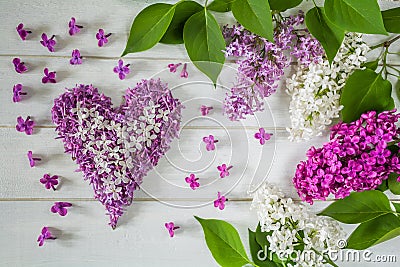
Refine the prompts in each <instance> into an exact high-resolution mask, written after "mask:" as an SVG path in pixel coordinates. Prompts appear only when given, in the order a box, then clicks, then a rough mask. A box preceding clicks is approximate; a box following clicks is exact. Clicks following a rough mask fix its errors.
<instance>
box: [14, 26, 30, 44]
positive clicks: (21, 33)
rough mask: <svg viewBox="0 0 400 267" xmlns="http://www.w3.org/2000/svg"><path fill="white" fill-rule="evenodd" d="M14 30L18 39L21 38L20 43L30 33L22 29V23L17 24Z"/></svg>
mask: <svg viewBox="0 0 400 267" xmlns="http://www.w3.org/2000/svg"><path fill="white" fill-rule="evenodd" d="M16 29H17V32H18V35H19V37H21V39H22V41H25V40H26V37H28V35H29V34H30V33H32V32H31V31H27V30H25V29H24V24H23V23H20V24H18V26H17V28H16Z"/></svg>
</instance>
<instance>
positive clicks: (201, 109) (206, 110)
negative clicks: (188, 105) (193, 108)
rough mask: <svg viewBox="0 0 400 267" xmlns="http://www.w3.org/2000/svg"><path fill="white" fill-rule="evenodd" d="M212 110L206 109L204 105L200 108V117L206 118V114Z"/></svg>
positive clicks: (210, 108)
mask: <svg viewBox="0 0 400 267" xmlns="http://www.w3.org/2000/svg"><path fill="white" fill-rule="evenodd" d="M212 109H213V107H207V106H205V105H201V107H200V112H201V115H202V116H207V115H208V113H209V112H210V110H212Z"/></svg>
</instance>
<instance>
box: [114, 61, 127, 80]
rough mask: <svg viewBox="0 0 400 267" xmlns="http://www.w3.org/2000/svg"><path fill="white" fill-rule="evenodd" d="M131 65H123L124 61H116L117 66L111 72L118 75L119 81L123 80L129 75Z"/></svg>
mask: <svg viewBox="0 0 400 267" xmlns="http://www.w3.org/2000/svg"><path fill="white" fill-rule="evenodd" d="M130 65H131V64H126V65H124V61H123V60H122V59H120V60H118V65H117V66H115V67H114V69H113V71H114V73H117V74H118V77H119V79H120V80H123V79H125V77H126V75H128V74H129V72H130V69H129V66H130Z"/></svg>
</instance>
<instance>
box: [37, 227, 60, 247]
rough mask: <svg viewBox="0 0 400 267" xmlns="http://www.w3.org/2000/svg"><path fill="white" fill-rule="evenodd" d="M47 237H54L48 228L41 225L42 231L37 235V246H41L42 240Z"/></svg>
mask: <svg viewBox="0 0 400 267" xmlns="http://www.w3.org/2000/svg"><path fill="white" fill-rule="evenodd" d="M47 239H56V238H55V237H54V236H53V235H52V234H51V232H50V230H49V228H47V227H43V228H42V233H41V234H40V235H39V237H38V239H37V242H39V247H41V246H43V244H44V241H45V240H47Z"/></svg>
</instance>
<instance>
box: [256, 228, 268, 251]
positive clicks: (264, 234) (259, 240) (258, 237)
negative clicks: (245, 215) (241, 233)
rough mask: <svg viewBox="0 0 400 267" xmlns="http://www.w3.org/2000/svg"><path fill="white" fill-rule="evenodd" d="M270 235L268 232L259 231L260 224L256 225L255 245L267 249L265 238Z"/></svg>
mask: <svg viewBox="0 0 400 267" xmlns="http://www.w3.org/2000/svg"><path fill="white" fill-rule="evenodd" d="M271 234H272V233H270V232H262V231H261V225H260V223H258V225H257V229H256V240H257V243H258V244H259V245H260V246H261V247H263V248H264V247H269V242H268V240H267V236H269V235H271Z"/></svg>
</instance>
